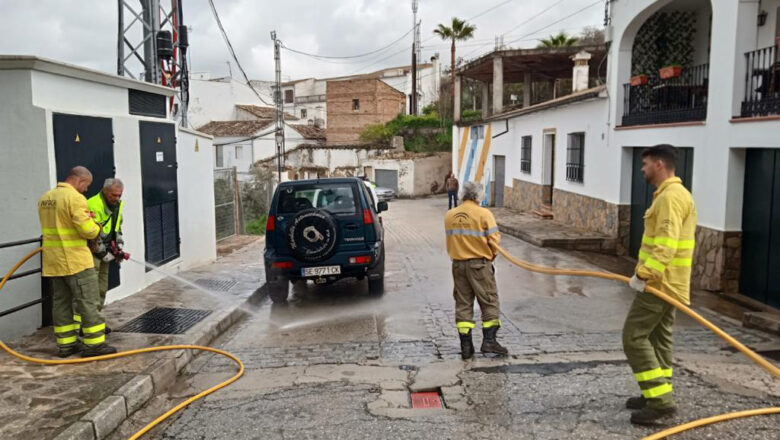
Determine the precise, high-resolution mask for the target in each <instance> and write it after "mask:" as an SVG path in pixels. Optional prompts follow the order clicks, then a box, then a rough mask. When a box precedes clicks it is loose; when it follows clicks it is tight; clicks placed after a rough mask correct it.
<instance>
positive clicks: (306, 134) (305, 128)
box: [289, 125, 325, 141]
mask: <svg viewBox="0 0 780 440" xmlns="http://www.w3.org/2000/svg"><path fill="white" fill-rule="evenodd" d="M289 127H290V128H292V129H293V130H295V131H297V132H298V133H300V134H301V136H303V138H304V139H311V140H323V141H324V140H325V129H323V128H319V127H315V126H313V125H289Z"/></svg>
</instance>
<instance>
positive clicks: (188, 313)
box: [117, 307, 211, 335]
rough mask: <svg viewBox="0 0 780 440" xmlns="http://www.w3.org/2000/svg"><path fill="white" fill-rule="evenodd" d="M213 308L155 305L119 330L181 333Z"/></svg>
mask: <svg viewBox="0 0 780 440" xmlns="http://www.w3.org/2000/svg"><path fill="white" fill-rule="evenodd" d="M209 314H211V310H195V309H172V308H167V307H155V308H153V309H152V310H149V311H148V312H146V313H144V314H143V315H141V316H138V317H136V318H134V319H133V320H132V321H130V322H128V323H127V324H125V325H123V326H122V328H120V329H119V330H117V331H119V332H125V333H155V334H162V335H181V334H183V333H185V332H186V331H187V330H189V329H190V328H191V327H192V326H193V325H195V324H197V323H198V322H200V321H201V320H202V319H203V318H205V317H207V316H209Z"/></svg>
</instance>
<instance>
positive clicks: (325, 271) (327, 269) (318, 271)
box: [301, 266, 341, 277]
mask: <svg viewBox="0 0 780 440" xmlns="http://www.w3.org/2000/svg"><path fill="white" fill-rule="evenodd" d="M301 274H302V275H303V276H305V277H321V276H325V275H339V274H341V266H320V267H304V268H303V269H301Z"/></svg>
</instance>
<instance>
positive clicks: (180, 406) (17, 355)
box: [0, 248, 244, 440]
mask: <svg viewBox="0 0 780 440" xmlns="http://www.w3.org/2000/svg"><path fill="white" fill-rule="evenodd" d="M40 251H41V248H38V249H35V250H34V251H32V252H30V253H29V254H27V256H25V257H24V258H22V259H21V260H20V261H19V262H18V263H16V265H15V266H14V267H12V268H11V270H10V271H9V272H8V273H7V274H6V275H5V277H3V279H2V281H0V290H2V289H3V287H4V286H5V283H6V282H7V281H8V279H9V278H10V277H11V275H13V274H14V272H16V271H17V270H18V269H19V268H20V267H21V266H22V265H23V264H24V263H26V262H27V260H29V259H30V258H32V257H33V256H35V255H36V254H37V253H39V252H40ZM0 349H3V350H5V351H6V352H8V354H10V355H11V356H13V357H15V358H17V359H20V360H23V361H27V362H33V363H36V364H42V365H73V364H84V363H88V362H94V361H107V360H109V359H117V358H122V357H127V356H133V355H136V354H143V353H153V352H156V351H169V350H200V351H209V352H212V353H217V354H219V355H222V356H225V357H227V358H229V359H231V360H232V361H233V362H235V363H236V365H237V366H238V371H237V372H236V374H235V375H234V376H233V377H231V378H230V379H228V380H225V381H224V382H220V383H219V384H217V385H214V386H213V387H211V388H209V389H207V390H205V391H201V392H200V393H198V394H196V395H194V396H192V397H190V398H189V399H187V400H185V401H183V402H181V403H180V404H178V405H176V406H174V407H173V408H171V409H169V410H168V411H167V412H166V413H165V414H163V415H161V416H160V417H158V418H156V419H155V420H153V421H152V422H151V423H149V424H148V425H146V426H144V427H143V428H142V429H141V430H140V431H138V432H136V433H135V434H133V435H132V436H131V437H130V439H129V440H136V439H139V438H141V436H143V435H144V434H146V433H147V432H148V431H149V430H151V429H152V428H154V427H155V426H157V425H159V424H160V423H162V422H163V421H165V420H166V419H167V418H168V417H170V416H172V415H173V414H175V413H177V412H178V411H180V410H182V409H183V408H185V407H187V406H188V405H190V404H191V403H193V402H195V401H196V400H198V399H201V398H203V397H206V396H208V395H209V394H211V393H213V392H215V391H217V390H220V389H222V388H224V387H226V386H228V385H230V384H231V383H233V382H235V381H237V380H238V379H239V378H240V377H241V376H243V375H244V364H243V363H242V362H241V360H240V359H238V358H237V357H235V356H234V355H233V354H231V353H228V352H227V351H223V350H219V349H217V348H211V347H205V346H202V345H162V346H159V347H147V348H140V349H136V350H128V351H122V352H119V353H114V354H108V355H103V356H95V357H91V358H80V359H62V360H56V359H39V358H34V357H30V356H26V355H23V354H21V353H19V352H17V351H14V350H13V349H12V348H10V347H8V346H7V345H6V344H5V343H3V341H2V340H0Z"/></svg>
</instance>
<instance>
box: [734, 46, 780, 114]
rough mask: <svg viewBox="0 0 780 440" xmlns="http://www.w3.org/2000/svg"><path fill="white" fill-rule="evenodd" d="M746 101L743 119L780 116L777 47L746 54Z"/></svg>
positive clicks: (779, 75)
mask: <svg viewBox="0 0 780 440" xmlns="http://www.w3.org/2000/svg"><path fill="white" fill-rule="evenodd" d="M745 62H746V63H747V71H746V73H745V99H744V100H743V101H742V111H741V112H740V115H741V116H742V117H743V118H753V117H759V116H771V115H780V62H778V59H777V47H776V46H772V47H766V48H763V49H758V50H754V51H751V52H748V53H746V54H745Z"/></svg>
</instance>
